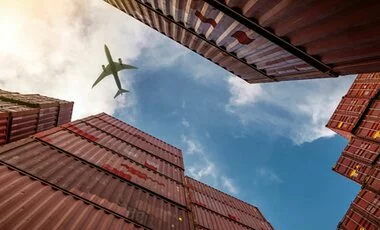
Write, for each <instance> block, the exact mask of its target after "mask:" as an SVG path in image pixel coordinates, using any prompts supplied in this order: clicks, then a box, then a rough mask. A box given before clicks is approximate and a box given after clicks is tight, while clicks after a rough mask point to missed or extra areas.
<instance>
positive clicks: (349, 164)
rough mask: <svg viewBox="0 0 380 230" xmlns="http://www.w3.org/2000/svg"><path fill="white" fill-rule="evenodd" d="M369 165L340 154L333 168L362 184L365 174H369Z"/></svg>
mask: <svg viewBox="0 0 380 230" xmlns="http://www.w3.org/2000/svg"><path fill="white" fill-rule="evenodd" d="M370 167H371V166H370V165H367V164H364V163H362V162H359V161H357V160H354V159H351V158H349V157H347V156H345V155H341V156H340V157H339V159H338V161H337V162H336V164H335V166H334V168H333V170H334V171H335V172H337V173H339V174H341V175H343V176H345V177H347V178H348V179H351V180H353V181H355V182H357V183H359V184H364V182H365V180H366V177H367V175H368V174H370V171H371V168H370Z"/></svg>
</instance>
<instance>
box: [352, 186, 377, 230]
mask: <svg viewBox="0 0 380 230" xmlns="http://www.w3.org/2000/svg"><path fill="white" fill-rule="evenodd" d="M351 207H353V208H354V209H355V210H357V211H359V212H361V213H363V214H364V216H366V217H367V218H368V219H370V220H372V221H374V222H379V223H378V226H377V227H378V228H379V229H380V194H376V193H374V192H371V191H369V190H367V189H362V190H361V191H360V192H359V194H358V195H357V196H356V198H355V200H354V201H353V202H352V205H351Z"/></svg>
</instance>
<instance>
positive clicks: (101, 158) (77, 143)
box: [37, 125, 186, 206]
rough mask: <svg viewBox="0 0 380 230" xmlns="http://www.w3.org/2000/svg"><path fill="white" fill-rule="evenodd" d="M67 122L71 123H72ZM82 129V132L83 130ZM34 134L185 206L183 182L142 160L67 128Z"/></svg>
mask: <svg viewBox="0 0 380 230" xmlns="http://www.w3.org/2000/svg"><path fill="white" fill-rule="evenodd" d="M68 126H69V127H72V125H68ZM82 132H83V133H85V131H82ZM86 135H90V134H86ZM90 136H93V135H90ZM37 138H39V139H41V140H42V141H45V142H47V143H49V144H51V145H53V146H56V147H58V148H59V149H61V150H63V151H66V152H67V153H70V154H73V155H75V156H77V157H80V158H81V159H83V160H86V161H88V162H90V163H93V164H95V165H97V166H99V167H102V168H104V169H105V170H107V171H110V172H113V173H115V174H117V175H119V176H121V175H122V176H121V177H123V178H124V179H126V180H128V181H131V182H133V183H136V184H137V185H140V186H142V187H144V188H146V189H148V190H151V191H155V192H157V193H158V194H160V195H162V196H164V197H166V198H167V199H170V200H172V201H174V202H177V203H178V204H181V205H183V206H186V202H185V191H184V186H183V184H180V183H178V182H176V181H174V180H171V179H170V178H168V177H164V176H163V175H160V174H158V173H156V172H155V171H153V170H150V169H149V168H147V167H144V166H143V165H141V164H137V163H136V162H135V161H132V160H131V159H129V158H127V157H124V156H123V155H119V154H116V153H115V152H112V151H110V150H108V149H106V148H102V147H101V146H99V145H96V144H94V143H93V142H92V141H89V140H87V139H84V138H82V137H81V136H78V135H75V134H73V133H70V132H68V131H66V130H58V131H57V132H56V133H52V134H50V135H42V134H40V135H37ZM46 138H47V139H46ZM96 138H97V137H96Z"/></svg>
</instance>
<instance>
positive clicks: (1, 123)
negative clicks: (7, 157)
mask: <svg viewBox="0 0 380 230" xmlns="http://www.w3.org/2000/svg"><path fill="white" fill-rule="evenodd" d="M0 104H1V102H0ZM8 124H9V112H6V111H1V105H0V145H3V144H5V143H7V135H8Z"/></svg>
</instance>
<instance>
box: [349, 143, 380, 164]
mask: <svg viewBox="0 0 380 230" xmlns="http://www.w3.org/2000/svg"><path fill="white" fill-rule="evenodd" d="M342 154H343V155H345V156H348V157H350V158H353V159H355V160H358V161H360V162H363V163H365V164H368V165H370V164H373V163H374V162H375V161H376V159H377V157H378V156H379V154H380V144H378V143H376V142H372V141H368V140H365V139H361V138H357V137H353V138H352V139H351V141H350V142H349V143H348V144H347V146H346V148H345V149H344V150H343V153H342Z"/></svg>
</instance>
